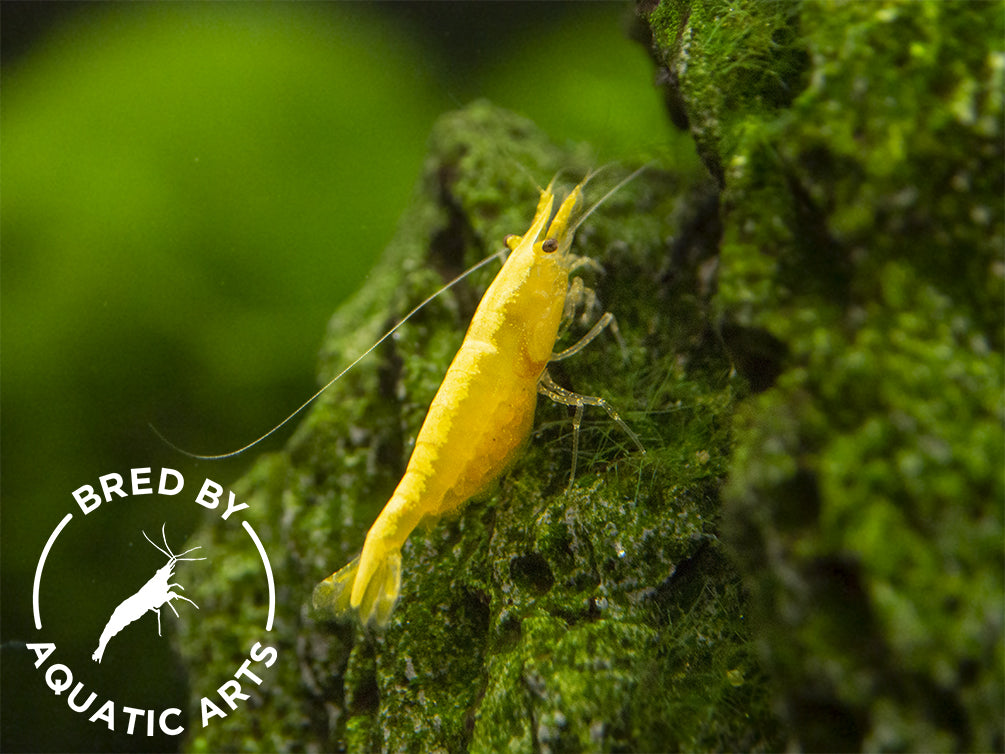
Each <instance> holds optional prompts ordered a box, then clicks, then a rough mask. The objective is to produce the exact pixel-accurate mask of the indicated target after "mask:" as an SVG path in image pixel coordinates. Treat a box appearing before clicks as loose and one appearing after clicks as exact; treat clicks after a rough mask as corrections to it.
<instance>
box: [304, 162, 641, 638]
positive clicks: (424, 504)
mask: <svg viewBox="0 0 1005 754" xmlns="http://www.w3.org/2000/svg"><path fill="white" fill-rule="evenodd" d="M587 180H588V179H587ZM553 183H554V182H552V184H553ZM552 184H549V185H548V187H547V188H545V189H544V190H542V191H541V199H540V201H539V202H538V205H537V210H536V212H535V214H534V220H533V222H532V223H531V225H530V228H529V229H528V230H527V232H526V233H524V234H523V235H522V236H508V237H507V238H506V245H507V247H508V248H509V249H510V255H509V257H508V258H507V260H506V262H505V264H504V265H503V267H502V269H501V270H500V271H499V273H498V275H496V277H495V279H494V280H493V281H492V284H491V285H490V286H489V288H488V290H487V291H486V292H485V295H484V296H483V297H482V300H481V302H480V303H479V304H478V308H477V309H476V311H475V314H474V316H473V317H472V319H471V324H470V326H469V327H468V332H467V334H466V335H465V337H464V341H463V342H462V343H461V346H460V348H459V349H458V351H457V354H456V355H455V356H454V359H453V362H452V363H451V364H450V367H449V368H448V370H447V373H446V376H445V377H444V378H443V382H442V383H441V385H440V388H439V390H438V391H437V393H436V396H435V397H434V398H433V402H432V404H431V405H430V407H429V411H428V413H427V414H426V418H425V420H424V421H423V424H422V427H421V428H420V430H419V434H418V435H417V437H416V440H415V447H414V449H413V451H412V456H411V458H410V459H409V461H408V465H407V467H406V469H405V473H404V476H403V477H402V478H401V481H400V482H399V483H398V486H397V488H396V489H395V490H394V493H393V494H392V495H391V499H390V500H389V501H388V502H387V504H386V505H385V506H384V509H383V510H382V511H381V513H380V515H379V516H378V517H377V520H376V521H375V522H374V524H373V526H372V527H371V528H370V531H369V532H368V533H367V535H366V540H365V542H364V543H363V550H362V552H361V553H360V555H359V557H358V558H356V559H355V560H353V561H352V562H351V563H349V565H347V566H345V567H344V568H342V569H341V570H340V571H337V572H336V573H333V574H332V575H331V576H329V577H328V578H327V579H325V580H324V581H322V582H321V583H320V584H318V586H317V587H316V588H315V590H314V599H313V603H314V607H315V609H317V610H331V611H332V612H334V613H335V614H336V615H341V614H345V613H348V612H350V611H355V612H357V613H358V614H359V617H360V619H361V620H362V622H363V623H364V624H368V623H371V622H374V623H376V624H377V625H378V626H383V625H385V624H386V623H387V621H388V620H389V618H390V615H391V610H392V608H393V607H394V603H395V602H396V600H397V598H398V593H399V590H400V586H401V547H402V545H403V544H404V543H405V540H406V539H407V538H408V536H409V534H411V532H412V530H413V529H414V528H415V527H416V525H418V523H419V521H421V520H422V519H423V518H425V517H427V516H429V517H438V516H441V515H443V514H444V513H448V512H450V511H453V510H455V509H456V508H458V507H459V506H460V505H462V504H463V503H464V502H466V501H467V500H469V499H470V498H471V497H472V496H474V495H476V494H478V493H479V492H481V491H483V490H484V489H486V488H487V487H488V486H489V485H490V484H491V483H492V482H493V481H494V480H495V479H496V478H498V477H499V475H500V474H502V472H503V471H505V470H506V468H507V467H508V466H509V465H510V464H511V463H512V462H513V460H514V459H515V457H516V455H517V454H518V453H519V451H520V449H521V448H522V447H523V445H524V442H525V441H526V440H527V438H528V436H529V435H530V430H531V428H532V426H533V422H534V408H535V405H536V403H537V394H538V393H539V392H542V393H544V394H545V395H548V396H549V397H551V398H552V399H553V400H557V401H559V402H561V403H564V404H567V405H570V406H575V407H576V418H575V421H574V425H573V426H574V443H573V444H574V451H575V448H576V447H578V431H579V424H580V421H581V418H582V412H583V407H584V406H587V405H594V406H600V407H602V408H604V409H605V410H606V411H607V412H608V414H609V415H610V416H611V417H612V418H613V419H614V420H615V421H617V422H618V423H619V424H620V425H621V426H622V427H623V428H624V429H625V430H627V431H628V433H629V435H630V436H631V437H632V439H633V440H635V442H636V443H637V444H639V443H638V439H637V438H636V437H635V434H634V433H632V432H631V430H629V429H628V427H627V426H626V425H625V423H624V422H623V421H622V420H621V418H620V417H619V416H618V414H617V412H615V411H614V410H613V409H612V408H611V407H610V406H609V405H608V404H607V403H606V402H605V401H604V400H603V399H602V398H596V397H593V396H581V395H578V394H576V393H573V392H571V391H568V390H565V389H564V388H561V387H559V386H558V385H556V384H555V383H554V382H553V381H552V379H551V377H550V375H549V374H548V371H547V366H548V363H549V361H552V360H553V359H558V358H565V357H567V356H570V355H572V354H573V353H575V352H577V351H578V350H580V349H581V348H582V347H583V346H585V345H586V344H587V343H589V342H590V340H592V339H593V338H594V337H595V336H596V335H597V334H598V333H599V332H600V331H601V330H603V329H604V327H606V326H608V325H610V324H612V323H613V316H612V315H610V314H609V313H608V314H605V315H604V316H603V317H601V319H600V320H599V321H598V322H597V323H596V325H594V327H593V328H592V329H591V330H590V332H589V333H587V335H586V336H585V337H584V338H583V339H581V340H580V341H579V343H577V344H575V345H573V346H572V347H570V348H567V349H565V350H563V351H562V352H560V353H558V354H556V353H555V352H554V348H555V341H556V340H557V338H558V335H559V332H560V330H561V328H562V326H563V324H567V323H568V322H569V321H571V319H572V318H573V316H574V314H575V311H576V308H577V307H579V306H580V305H582V303H583V301H584V300H591V299H592V291H590V290H589V289H587V288H586V287H585V286H584V285H583V283H582V280H580V279H579V278H573V279H572V280H571V281H570V277H569V276H570V274H571V273H572V272H573V271H574V270H575V269H577V268H578V267H581V266H583V265H586V264H590V263H592V260H590V259H589V258H587V257H580V256H576V255H575V254H572V253H571V251H570V247H571V245H572V237H573V235H574V233H575V231H576V228H577V227H578V225H579V224H580V223H581V222H582V220H583V219H585V217H586V216H587V215H588V214H589V213H590V212H592V211H593V209H594V208H595V207H594V208H591V209H590V210H589V211H587V212H585V213H582V214H581V215H580V216H579V217H578V219H577V220H575V221H574V220H573V215H574V212H575V211H576V209H577V206H578V205H579V203H580V201H581V198H582V192H583V188H584V186H585V184H586V180H584V181H583V182H582V183H580V184H579V185H578V186H576V187H575V188H574V189H572V191H571V192H569V194H568V195H567V196H566V197H565V199H564V200H563V201H562V202H561V204H560V205H559V206H558V209H557V210H554V205H555V195H554V193H553V191H552ZM620 185H621V184H619V186H620ZM616 188H617V187H616ZM609 195H610V192H609V193H608V194H607V195H606V196H605V197H604V198H603V199H606V198H607V196H609ZM603 199H601V201H603ZM598 204H599V202H598ZM553 210H554V211H553ZM639 448H640V449H641V444H639ZM643 452H644V451H643ZM573 457H574V458H575V455H574V456H573ZM574 473H575V466H573V474H574Z"/></svg>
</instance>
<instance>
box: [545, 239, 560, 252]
mask: <svg viewBox="0 0 1005 754" xmlns="http://www.w3.org/2000/svg"><path fill="white" fill-rule="evenodd" d="M557 249H558V241H556V240H555V239H554V238H546V239H544V241H543V242H542V243H541V251H543V252H544V253H545V254H551V253H552V252H553V251H555V250H557Z"/></svg>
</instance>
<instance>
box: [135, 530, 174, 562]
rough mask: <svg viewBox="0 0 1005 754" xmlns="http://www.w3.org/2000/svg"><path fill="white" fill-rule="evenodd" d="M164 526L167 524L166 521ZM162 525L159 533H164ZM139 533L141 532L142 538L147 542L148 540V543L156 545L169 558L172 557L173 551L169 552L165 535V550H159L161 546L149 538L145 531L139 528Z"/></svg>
mask: <svg viewBox="0 0 1005 754" xmlns="http://www.w3.org/2000/svg"><path fill="white" fill-rule="evenodd" d="M164 526H167V522H165V523H164ZM164 526H162V527H161V534H163V533H164ZM140 533H142V534H143V538H144V539H146V541H147V542H149V543H150V544H152V545H153V546H154V547H156V548H157V549H158V550H160V551H161V552H163V553H164V554H165V555H167V556H168V557H169V558H173V557H174V553H172V552H171V548H170V547H168V543H167V537H165V538H164V546H165V547H167V550H166V551H165V550H161V546H160V545H159V544H157V543H156V542H154V541H153V540H152V539H150V537H148V536H147V533H146V532H145V531H143V530H142V529H140Z"/></svg>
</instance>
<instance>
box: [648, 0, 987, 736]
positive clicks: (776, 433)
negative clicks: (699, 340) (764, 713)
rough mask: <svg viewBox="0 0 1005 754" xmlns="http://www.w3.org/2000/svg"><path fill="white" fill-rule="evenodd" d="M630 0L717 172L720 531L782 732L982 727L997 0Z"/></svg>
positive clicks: (973, 731)
mask: <svg viewBox="0 0 1005 754" xmlns="http://www.w3.org/2000/svg"><path fill="white" fill-rule="evenodd" d="M648 17H649V19H650V22H651V28H652V31H653V44H654V49H655V57H656V58H657V60H658V61H659V62H660V63H661V65H663V66H664V67H665V69H666V71H667V75H666V78H667V80H668V81H670V82H672V83H673V85H674V86H673V94H674V96H675V97H676V101H677V103H678V107H679V108H680V109H681V111H682V112H684V113H685V114H686V116H687V121H688V123H689V124H690V127H691V129H692V132H693V133H694V136H695V139H696V142H697V143H698V145H699V150H700V153H701V154H702V156H703V158H704V159H705V161H706V163H707V164H708V165H709V167H710V170H711V171H712V172H713V173H714V174H716V175H719V176H721V180H722V184H723V187H724V190H723V194H722V205H721V206H722V222H723V234H722V241H721V246H720V249H719V262H720V266H719V275H718V286H719V287H718V293H717V296H716V298H715V301H714V306H715V308H716V311H717V316H718V318H719V322H720V323H721V332H722V334H723V337H724V338H725V339H726V341H727V343H728V344H729V347H730V350H731V353H732V355H733V358H734V363H735V364H736V365H737V368H738V369H740V370H741V372H743V373H744V374H745V375H746V376H747V378H748V380H749V383H750V385H751V387H752V388H753V389H754V391H755V392H756V393H757V394H756V395H753V396H751V397H750V398H748V399H746V400H744V401H742V402H741V403H740V404H739V405H738V407H737V416H736V425H735V426H736V438H735V440H736V446H735V449H734V451H733V456H732V459H731V465H730V473H729V482H728V485H727V487H726V489H725V493H724V497H725V500H724V502H725V506H726V509H725V513H726V531H727V534H728V540H729V541H730V542H731V544H732V545H733V548H734V550H735V552H736V557H737V561H738V563H739V564H740V565H741V569H742V571H743V573H744V577H745V584H746V586H747V587H748V589H749V590H750V593H751V596H752V601H751V608H752V611H753V612H754V613H755V614H756V616H757V618H758V621H757V625H758V629H757V630H758V635H759V636H760V638H761V644H762V646H763V647H764V651H763V653H762V658H763V659H764V660H765V662H766V668H767V670H768V671H769V673H770V674H771V675H772V677H773V682H774V687H775V694H776V698H777V699H778V701H779V705H780V708H781V709H783V710H784V712H785V716H786V721H787V723H788V724H789V727H790V730H791V735H792V738H793V741H794V743H795V745H797V746H799V747H801V748H807V749H815V750H850V749H859V748H867V749H894V750H944V751H948V750H964V749H984V750H1000V749H1001V748H1002V747H1003V745H1005V735H1003V726H1002V717H1001V714H1000V711H1001V708H1002V705H1003V701H1005V699H1003V678H1002V668H1003V666H1005V663H1003V660H1005V658H1003V649H1002V630H1003V618H1002V615H1003V610H1005V600H1003V597H1002V592H1003V583H1002V582H1003V579H1002V573H1003V564H1005V553H1003V547H1002V536H1001V531H1002V525H1003V518H1005V516H1003V498H1005V485H1003V480H1002V463H1001V460H1002V458H1003V452H1005V443H1003V437H1002V425H1003V421H1005V408H1003V400H1002V391H1003V377H1002V344H1003V313H1005V307H1003V273H1005V264H1003V259H1002V247H1003V213H1002V201H1001V198H1002V195H1003V192H1005V180H1003V172H1002V133H1001V123H1002V107H1001V92H1002V77H1003V70H1005V57H1003V52H1002V43H1001V40H1002V38H1003V19H1005V15H1003V12H1002V6H1001V4H1000V3H935V2H921V3H901V2H885V3H878V2H877V3H844V4H842V3H787V4H781V3H751V2H747V3H730V4H725V3H663V4H661V5H660V6H658V7H657V8H656V9H653V10H651V12H650V14H649V16H648ZM741 42H742V49H738V47H737V45H740V43H741ZM741 63H742V64H741ZM776 63H777V64H778V65H776ZM772 72H773V73H774V74H777V75H768V74H769V73H772ZM783 84H784V87H783V88H784V91H785V93H786V96H785V97H783V98H779V97H778V96H776V95H777V94H778V92H779V91H780V90H779V87H782V85H783Z"/></svg>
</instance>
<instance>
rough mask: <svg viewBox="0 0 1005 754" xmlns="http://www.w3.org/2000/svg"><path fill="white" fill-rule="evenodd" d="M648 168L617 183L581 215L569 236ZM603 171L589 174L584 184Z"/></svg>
mask: <svg viewBox="0 0 1005 754" xmlns="http://www.w3.org/2000/svg"><path fill="white" fill-rule="evenodd" d="M648 167H649V165H643V166H642V167H640V168H638V169H637V170H635V171H634V172H633V173H631V174H630V175H629V176H627V177H626V178H622V179H621V180H620V181H618V182H617V184H615V186H614V188H612V189H611V190H610V191H608V192H607V193H606V194H604V195H603V196H602V197H600V198H599V199H597V201H596V202H594V203H593V206H592V207H590V208H589V209H588V210H586V212H584V213H583V214H582V215H581V216H580V217H579V218H578V219H577V220H576V223H575V224H574V225H573V226H572V228H571V229H570V230H569V231H567V232H568V234H569V235H570V236H571V235H572V234H573V233H575V232H576V231H577V230H578V229H579V226H580V225H582V224H583V222H584V221H585V220H586V218H588V217H589V216H590V215H592V214H593V213H594V211H595V210H596V209H597V207H599V206H600V205H601V204H603V203H604V202H606V201H607V200H608V199H610V198H611V197H612V196H614V195H615V194H616V193H618V192H619V191H620V190H621V189H623V188H624V187H625V186H626V185H627V184H629V183H631V182H632V181H634V180H635V179H636V178H638V177H639V174H640V173H641V172H642V171H643V170H645V169H646V168H648ZM603 169H604V168H600V169H599V170H596V171H593V172H591V173H589V174H588V175H587V176H586V178H584V179H583V184H584V185H585V184H586V183H587V181H589V180H590V179H592V178H593V177H594V176H595V175H597V173H599V172H600V171H601V170H603Z"/></svg>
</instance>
